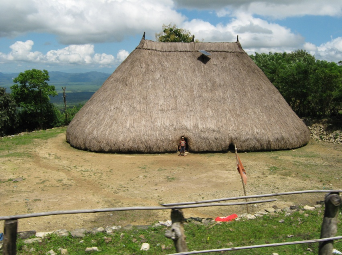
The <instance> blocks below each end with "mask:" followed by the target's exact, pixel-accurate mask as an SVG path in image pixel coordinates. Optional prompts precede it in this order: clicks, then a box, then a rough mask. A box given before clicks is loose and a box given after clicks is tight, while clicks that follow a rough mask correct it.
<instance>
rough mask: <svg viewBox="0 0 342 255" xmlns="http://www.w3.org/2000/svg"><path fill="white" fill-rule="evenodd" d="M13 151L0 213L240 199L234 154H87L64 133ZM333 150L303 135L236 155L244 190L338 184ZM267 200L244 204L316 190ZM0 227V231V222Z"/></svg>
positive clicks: (119, 220) (217, 210)
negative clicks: (283, 145) (291, 146)
mask: <svg viewBox="0 0 342 255" xmlns="http://www.w3.org/2000/svg"><path fill="white" fill-rule="evenodd" d="M15 150H16V151H15V152H17V153H18V156H17V157H7V156H6V155H2V157H0V162H1V166H0V180H1V182H0V187H1V197H0V202H1V207H0V215H1V216H8V215H17V214H27V213H36V212H47V211H59V210H77V209H97V208H110V207H134V206H158V205H159V204H161V203H172V202H185V201H198V200H207V199H216V198H223V197H232V196H243V190H242V184H241V179H240V176H239V174H238V172H237V170H236V161H235V155H234V153H207V154H192V153H190V154H188V155H187V156H185V157H178V156H177V154H176V153H174V154H152V155H146V154H103V153H93V152H87V151H80V150H77V149H74V148H72V147H70V145H69V144H68V143H66V141H65V133H63V134H60V135H58V136H57V137H55V138H51V139H48V140H37V141H35V143H34V144H33V145H28V146H22V147H18V148H17V149H15ZM341 152H342V145H338V144H331V143H324V142H316V141H313V140H311V141H310V143H309V144H308V145H307V146H305V147H302V148H299V149H296V150H289V151H276V152H254V153H240V154H239V155H240V158H241V160H242V163H243V164H244V166H245V169H246V171H247V176H248V181H247V187H246V190H247V194H248V195H253V194H267V193H277V192H285V191H297V190H309V189H341V188H342V185H341V178H342V171H341V169H342V157H341V155H342V154H341ZM11 153H13V152H11ZM16 178H18V179H16ZM13 179H16V181H13ZM275 198H276V199H278V200H277V201H276V202H272V203H265V204H258V205H257V206H250V207H249V209H250V211H251V212H258V211H260V210H262V209H264V208H269V207H272V206H274V205H276V206H278V207H279V208H283V207H286V206H289V205H294V204H296V205H299V204H302V205H305V204H309V205H313V204H315V203H316V201H320V200H323V198H324V194H318V195H311V194H308V195H291V196H282V197H275ZM239 201H241V200H239ZM245 212H246V207H245V206H229V207H228V206H226V207H223V206H220V207H208V208H199V209H185V210H184V214H185V216H186V217H203V218H207V217H208V218H215V217H217V216H227V215H229V214H232V213H245ZM169 214H170V211H169V210H164V211H137V212H132V211H129V212H112V213H97V214H78V215H62V216H48V217H39V218H30V219H23V220H19V231H25V230H36V231H53V230H57V229H63V228H65V229H68V230H72V229H76V228H91V227H100V226H104V227H105V226H110V225H122V226H124V225H127V224H140V225H141V224H151V223H153V222H156V221H158V220H167V219H169V218H170V216H169ZM0 224H1V226H0V227H1V228H3V222H1V223H0Z"/></svg>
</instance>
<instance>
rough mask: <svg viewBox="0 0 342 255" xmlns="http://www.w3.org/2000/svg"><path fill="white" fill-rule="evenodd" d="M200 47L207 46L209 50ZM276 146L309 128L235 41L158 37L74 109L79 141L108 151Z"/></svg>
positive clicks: (71, 130) (288, 144) (297, 142)
mask: <svg viewBox="0 0 342 255" xmlns="http://www.w3.org/2000/svg"><path fill="white" fill-rule="evenodd" d="M199 50H205V51H207V52H208V53H210V56H205V55H203V54H202V53H201V52H199ZM182 135H183V136H185V137H186V138H187V141H188V143H189V149H190V151H194V152H203V151H225V150H228V148H229V146H232V145H233V144H234V145H236V146H237V147H238V149H239V150H245V151H256V150H279V149H290V148H296V147H300V146H302V145H305V144H306V143H307V142H308V141H309V139H310V133H309V130H308V128H307V127H306V126H305V124H304V123H303V122H302V121H301V120H300V119H299V118H298V117H297V115H296V114H295V113H294V112H293V111H292V109H291V108H290V107H289V105H288V104H287V103H286V101H285V100H284V98H283V97H282V96H281V95H280V93H279V92H278V90H277V89H276V88H275V87H274V86H273V85H272V84H271V82H270V81H269V80H268V79H267V77H266V76H265V75H264V73H263V72H262V71H261V70H260V69H259V68H258V67H257V66H256V65H255V64H254V62H253V61H252V60H251V59H250V57H249V56H248V55H247V54H246V53H245V51H244V50H243V49H242V47H241V45H240V43H239V42H236V43H161V42H153V41H148V40H144V39H142V40H141V42H140V44H139V45H138V47H137V48H136V49H135V50H134V51H133V52H132V53H131V54H130V55H129V56H128V57H127V59H126V60H125V61H124V62H123V63H122V64H121V65H120V66H119V67H118V68H117V69H116V70H115V71H114V72H113V74H112V75H111V76H110V77H109V78H108V79H107V80H106V81H105V82H104V84H103V85H102V87H101V88H100V89H99V90H98V91H97V92H96V93H95V94H94V95H93V96H92V98H91V99H90V100H89V101H88V102H87V103H86V104H85V105H84V106H83V108H82V109H81V110H80V111H79V112H78V113H77V115H76V116H75V118H74V119H73V121H72V122H71V123H70V125H69V127H68V129H67V141H68V142H69V143H70V144H71V145H72V146H74V147H76V148H79V149H84V150H90V151H104V152H144V153H155V152H175V151H176V150H177V145H178V142H179V139H180V137H181V136H182Z"/></svg>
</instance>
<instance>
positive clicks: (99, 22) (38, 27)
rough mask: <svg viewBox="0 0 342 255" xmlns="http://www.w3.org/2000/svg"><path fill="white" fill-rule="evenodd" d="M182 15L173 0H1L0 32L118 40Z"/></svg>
mask: <svg viewBox="0 0 342 255" xmlns="http://www.w3.org/2000/svg"><path fill="white" fill-rule="evenodd" d="M184 20H185V17H184V16H183V15H181V14H180V13H178V12H177V11H176V10H174V4H173V1H172V0H158V1H154V0H144V1H140V0H125V1H122V0H87V1H80V0H49V1H45V0H15V1H14V2H13V1H12V0H2V1H1V2H0V24H6V26H0V36H2V37H4V36H8V37H13V36H17V35H18V34H23V33H29V32H37V33H49V34H54V35H57V36H58V38H59V41H60V42H61V43H63V44H66V45H68V44H86V43H97V42H105V41H107V42H108V41H121V40H123V39H124V38H126V37H127V36H129V35H135V34H142V33H143V32H144V31H146V32H149V33H152V34H154V32H155V31H158V30H160V28H161V27H162V25H163V24H169V23H171V22H172V23H175V24H180V23H181V22H183V21H184Z"/></svg>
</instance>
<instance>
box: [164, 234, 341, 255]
mask: <svg viewBox="0 0 342 255" xmlns="http://www.w3.org/2000/svg"><path fill="white" fill-rule="evenodd" d="M338 239H342V236H335V237H330V238H321V239H312V240H304V241H293V242H284V243H271V244H260V245H251V246H241V247H233V248H222V249H213V250H201V251H188V252H178V253H172V254H169V255H179V254H200V253H209V252H223V251H238V250H247V249H255V248H265V247H276V246H284V245H294V244H304V243H318V242H325V241H331V240H338Z"/></svg>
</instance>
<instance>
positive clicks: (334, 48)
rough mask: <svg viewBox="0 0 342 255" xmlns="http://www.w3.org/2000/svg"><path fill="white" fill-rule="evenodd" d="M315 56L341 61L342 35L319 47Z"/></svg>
mask: <svg viewBox="0 0 342 255" xmlns="http://www.w3.org/2000/svg"><path fill="white" fill-rule="evenodd" d="M315 56H316V58H318V59H324V60H327V61H334V62H339V61H341V60H342V37H338V38H335V39H333V40H331V41H330V42H327V43H324V44H322V45H320V46H318V47H317V49H316V51H315Z"/></svg>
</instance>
